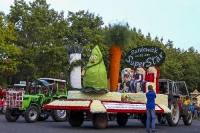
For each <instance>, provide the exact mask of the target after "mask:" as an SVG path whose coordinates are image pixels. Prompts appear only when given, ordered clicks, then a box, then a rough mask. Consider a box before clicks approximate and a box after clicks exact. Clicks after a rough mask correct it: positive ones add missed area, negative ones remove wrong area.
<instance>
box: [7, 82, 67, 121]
mask: <svg viewBox="0 0 200 133" xmlns="http://www.w3.org/2000/svg"><path fill="white" fill-rule="evenodd" d="M58 99H59V100H65V99H67V88H66V81H65V80H61V79H53V78H39V79H37V80H36V81H34V82H32V83H31V84H30V87H29V94H24V93H23V91H19V90H9V91H7V92H6V103H7V108H6V112H5V118H6V120H7V121H8V122H15V121H17V120H18V118H19V116H23V117H24V118H25V120H26V122H28V123H33V122H35V121H44V120H46V119H47V118H48V117H49V116H51V117H52V119H53V120H54V121H56V122H62V121H65V120H66V110H47V109H46V110H45V109H44V108H43V105H45V104H47V103H50V102H52V101H54V100H58Z"/></svg>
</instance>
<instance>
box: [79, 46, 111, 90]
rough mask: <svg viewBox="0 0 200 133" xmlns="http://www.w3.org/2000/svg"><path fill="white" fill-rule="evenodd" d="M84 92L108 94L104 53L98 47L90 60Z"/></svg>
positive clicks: (84, 80)
mask: <svg viewBox="0 0 200 133" xmlns="http://www.w3.org/2000/svg"><path fill="white" fill-rule="evenodd" d="M83 86H84V87H83V88H82V91H83V92H97V93H107V92H108V90H107V73H106V68H105V65H104V61H103V57H102V53H101V51H100V49H99V46H98V45H96V46H95V47H94V48H93V50H92V54H91V56H90V58H89V62H88V64H87V66H86V71H85V74H84V77H83Z"/></svg>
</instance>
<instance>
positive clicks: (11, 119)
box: [5, 108, 19, 122]
mask: <svg viewBox="0 0 200 133" xmlns="http://www.w3.org/2000/svg"><path fill="white" fill-rule="evenodd" d="M14 112H15V111H13V110H11V109H9V108H7V109H6V112H5V118H6V120H7V121H8V122H15V121H17V120H18V118H19V115H17V114H14Z"/></svg>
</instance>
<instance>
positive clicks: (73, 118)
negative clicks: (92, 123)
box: [69, 111, 84, 127]
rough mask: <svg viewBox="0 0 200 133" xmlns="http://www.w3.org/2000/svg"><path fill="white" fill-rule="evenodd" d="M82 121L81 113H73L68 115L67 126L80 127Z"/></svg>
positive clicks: (82, 115)
mask: <svg viewBox="0 0 200 133" xmlns="http://www.w3.org/2000/svg"><path fill="white" fill-rule="evenodd" d="M83 121H84V114H83V112H73V111H71V113H70V118H69V124H70V125H71V126H72V127H80V126H81V125H82V124H83Z"/></svg>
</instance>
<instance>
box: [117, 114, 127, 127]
mask: <svg viewBox="0 0 200 133" xmlns="http://www.w3.org/2000/svg"><path fill="white" fill-rule="evenodd" d="M127 121H128V115H127V114H126V113H118V114H117V124H118V125H119V126H125V125H126V123H127Z"/></svg>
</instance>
